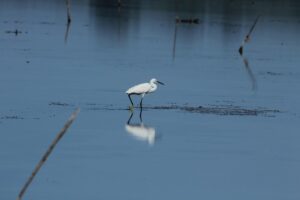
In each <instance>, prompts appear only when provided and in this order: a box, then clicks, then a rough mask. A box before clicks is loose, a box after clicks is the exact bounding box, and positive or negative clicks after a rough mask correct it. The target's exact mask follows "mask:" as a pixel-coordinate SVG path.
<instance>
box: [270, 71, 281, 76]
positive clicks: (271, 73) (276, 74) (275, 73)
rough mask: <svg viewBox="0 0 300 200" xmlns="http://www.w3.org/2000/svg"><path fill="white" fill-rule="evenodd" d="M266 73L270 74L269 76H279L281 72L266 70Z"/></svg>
mask: <svg viewBox="0 0 300 200" xmlns="http://www.w3.org/2000/svg"><path fill="white" fill-rule="evenodd" d="M267 74H268V75H271V76H281V75H282V73H277V72H267Z"/></svg>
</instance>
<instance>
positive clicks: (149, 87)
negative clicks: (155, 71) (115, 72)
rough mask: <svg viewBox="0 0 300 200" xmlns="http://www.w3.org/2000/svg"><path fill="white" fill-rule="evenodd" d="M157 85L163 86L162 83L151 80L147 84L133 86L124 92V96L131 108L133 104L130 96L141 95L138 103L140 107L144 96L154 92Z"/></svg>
mask: <svg viewBox="0 0 300 200" xmlns="http://www.w3.org/2000/svg"><path fill="white" fill-rule="evenodd" d="M157 84H162V85H164V84H163V83H162V82H160V81H158V80H156V79H155V78H153V79H151V80H150V82H149V83H141V84H138V85H135V86H133V87H131V88H129V89H128V90H127V91H126V94H127V95H128V97H129V99H130V102H131V105H132V106H133V102H132V100H131V97H130V96H131V95H142V98H141V102H140V106H141V107H142V103H143V98H144V96H145V94H148V93H151V92H154V91H155V90H156V89H157Z"/></svg>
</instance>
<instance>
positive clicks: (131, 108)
mask: <svg viewBox="0 0 300 200" xmlns="http://www.w3.org/2000/svg"><path fill="white" fill-rule="evenodd" d="M128 97H129V100H130V103H131V106H129V109H130V110H131V111H132V110H133V108H134V106H133V102H132V99H131V97H130V94H128Z"/></svg>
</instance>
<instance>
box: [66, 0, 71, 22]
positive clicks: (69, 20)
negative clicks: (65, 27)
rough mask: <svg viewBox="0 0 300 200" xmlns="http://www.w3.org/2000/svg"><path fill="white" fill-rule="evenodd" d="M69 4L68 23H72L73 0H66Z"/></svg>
mask: <svg viewBox="0 0 300 200" xmlns="http://www.w3.org/2000/svg"><path fill="white" fill-rule="evenodd" d="M66 4H67V15H68V24H70V23H71V0H66Z"/></svg>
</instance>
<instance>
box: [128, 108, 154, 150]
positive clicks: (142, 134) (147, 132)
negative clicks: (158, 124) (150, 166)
mask: <svg viewBox="0 0 300 200" xmlns="http://www.w3.org/2000/svg"><path fill="white" fill-rule="evenodd" d="M132 117H133V112H131V115H130V117H129V119H128V121H127V123H126V125H125V130H126V131H127V132H128V133H129V134H130V135H132V136H133V137H134V138H135V139H137V140H140V141H147V142H148V144H149V145H153V144H154V142H155V139H156V134H155V128H153V127H150V126H146V125H144V123H143V120H142V109H141V111H140V115H139V117H140V123H139V124H138V123H136V124H133V123H131V119H132Z"/></svg>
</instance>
